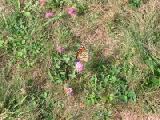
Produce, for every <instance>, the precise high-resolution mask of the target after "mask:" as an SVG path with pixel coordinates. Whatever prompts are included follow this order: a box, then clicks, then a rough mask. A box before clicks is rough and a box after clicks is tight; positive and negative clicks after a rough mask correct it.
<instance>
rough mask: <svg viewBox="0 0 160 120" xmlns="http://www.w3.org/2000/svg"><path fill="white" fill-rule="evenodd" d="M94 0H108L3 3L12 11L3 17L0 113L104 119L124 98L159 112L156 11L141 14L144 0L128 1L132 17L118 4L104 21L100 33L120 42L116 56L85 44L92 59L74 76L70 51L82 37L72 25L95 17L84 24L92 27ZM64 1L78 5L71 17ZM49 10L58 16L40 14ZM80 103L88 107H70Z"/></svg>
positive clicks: (29, 117) (110, 116)
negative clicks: (60, 48) (71, 92)
mask: <svg viewBox="0 0 160 120" xmlns="http://www.w3.org/2000/svg"><path fill="white" fill-rule="evenodd" d="M93 4H99V5H100V6H101V7H102V4H106V5H107V4H109V1H98V0H96V1H88V2H86V1H81V2H80V1H76V0H75V1H73V2H71V1H69V0H49V2H47V4H46V5H45V6H44V7H40V5H39V3H38V2H37V1H30V2H26V3H25V4H24V5H23V4H21V3H20V1H19V0H16V1H11V0H7V1H6V6H8V5H9V6H11V7H12V9H13V11H10V12H8V13H7V12H3V13H2V14H1V15H0V18H1V19H0V83H1V84H0V119H4V120H12V119H18V118H20V119H26V120H32V119H33V120H36V119H44V120H54V119H55V120H59V119H83V118H84V117H86V114H84V113H88V115H87V116H89V118H88V119H95V120H108V119H114V118H113V117H114V114H115V113H114V111H115V110H116V107H117V106H121V107H122V106H123V105H126V106H127V105H129V104H133V105H135V106H138V104H141V109H142V111H144V112H145V113H149V112H152V113H157V114H158V113H159V112H160V109H159V107H160V106H159V105H158V100H157V99H156V98H157V96H156V95H157V94H158V93H159V87H160V55H159V53H158V52H157V51H158V50H160V48H159V45H160V26H159V25H160V24H159V17H160V13H159V11H158V10H157V11H158V12H157V11H151V12H148V13H146V14H145V15H143V13H140V12H138V8H140V7H141V5H143V2H142V1H140V0H131V1H129V3H128V4H127V5H126V6H127V9H128V10H132V14H131V15H129V16H127V14H126V12H125V11H123V9H122V8H121V9H122V10H121V11H119V12H117V13H116V14H115V16H114V17H113V18H112V19H109V20H108V21H105V22H104V23H102V24H103V25H105V26H106V29H107V30H108V31H104V32H106V33H104V34H108V33H109V36H110V37H111V38H112V40H114V39H116V40H118V41H119V43H117V44H118V51H119V52H118V55H117V56H114V54H113V55H111V56H108V57H107V58H106V57H105V56H104V55H103V52H102V51H103V48H104V47H105V45H104V46H102V45H101V46H96V47H95V45H94V42H93V43H92V44H93V45H92V44H90V45H88V44H87V43H85V44H86V47H87V48H88V49H89V56H90V58H91V59H90V60H89V61H88V62H87V63H85V64H84V65H85V70H84V71H83V73H81V74H79V73H77V72H76V70H75V60H76V58H75V57H76V51H77V50H78V49H79V46H80V44H81V42H82V41H83V40H82V39H81V37H79V36H76V35H75V33H74V31H73V28H74V25H77V26H78V25H80V24H82V25H83V24H84V25H86V23H88V21H92V20H91V19H92V16H93V21H94V22H93V21H92V22H90V23H88V26H83V27H84V28H87V27H91V28H95V25H96V24H98V22H97V21H98V20H99V19H100V20H101V19H103V17H102V16H103V14H102V15H101V13H96V14H97V15H99V14H100V17H96V19H94V15H95V13H94V12H93V11H92V10H91V9H90V6H91V5H93ZM68 6H75V7H76V9H77V16H76V17H75V18H74V17H71V16H69V15H68V14H67V13H66V8H67V7H68ZM131 6H132V7H134V8H132V7H131ZM119 7H122V6H119ZM157 9H158V8H157ZM48 10H52V11H55V16H53V17H52V18H49V19H46V18H44V14H45V12H46V11H48ZM8 11H9V10H8ZM89 14H90V16H91V17H89V16H88V15H89ZM86 19H88V20H86ZM96 20H97V21H96ZM95 29H96V28H95ZM77 32H78V31H77ZM87 34H88V33H85V32H84V33H83V34H80V35H87ZM57 43H58V44H60V45H62V46H63V47H64V48H65V51H64V52H63V53H58V52H57V51H56V48H55V47H56V44H57ZM113 49H114V48H113ZM116 49H117V48H116ZM66 82H67V83H68V84H69V85H70V86H71V87H72V88H73V90H74V96H73V97H74V102H75V103H74V102H73V101H72V100H71V98H70V97H68V96H67V95H65V93H64V91H63V86H64V84H65V83H66ZM150 93H153V94H150ZM148 94H149V96H147V95H148ZM150 97H151V98H152V99H149V98H150ZM79 103H83V104H84V106H85V109H83V108H80V107H79V106H78V107H77V108H75V104H79ZM99 106H100V107H99ZM93 108H94V109H93ZM122 108H123V107H122ZM70 109H72V110H70ZM126 109H127V107H126ZM77 111H78V112H77ZM75 112H77V113H75Z"/></svg>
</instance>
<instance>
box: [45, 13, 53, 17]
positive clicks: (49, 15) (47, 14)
mask: <svg viewBox="0 0 160 120" xmlns="http://www.w3.org/2000/svg"><path fill="white" fill-rule="evenodd" d="M53 15H54V13H53V12H46V13H45V18H51V17H53Z"/></svg>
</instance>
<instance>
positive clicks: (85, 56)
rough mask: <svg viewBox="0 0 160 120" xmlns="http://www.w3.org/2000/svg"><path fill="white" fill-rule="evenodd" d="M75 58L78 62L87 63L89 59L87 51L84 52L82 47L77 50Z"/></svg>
mask: <svg viewBox="0 0 160 120" xmlns="http://www.w3.org/2000/svg"><path fill="white" fill-rule="evenodd" d="M76 56H77V57H76V58H77V59H78V60H80V61H84V62H88V59H89V56H88V50H86V49H85V48H84V47H83V48H80V49H79V51H78V52H77V55H76Z"/></svg>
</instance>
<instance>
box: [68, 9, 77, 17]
mask: <svg viewBox="0 0 160 120" xmlns="http://www.w3.org/2000/svg"><path fill="white" fill-rule="evenodd" d="M67 13H68V14H69V15H70V16H76V15H77V10H76V8H73V7H71V8H68V9H67Z"/></svg>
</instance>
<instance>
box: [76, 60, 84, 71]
mask: <svg viewBox="0 0 160 120" xmlns="http://www.w3.org/2000/svg"><path fill="white" fill-rule="evenodd" d="M83 70H84V65H83V64H82V63H81V62H80V61H77V62H76V71H77V72H78V73H81V72H82V71H83Z"/></svg>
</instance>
